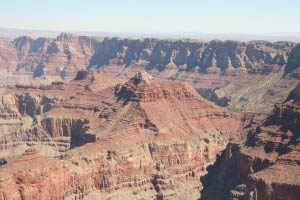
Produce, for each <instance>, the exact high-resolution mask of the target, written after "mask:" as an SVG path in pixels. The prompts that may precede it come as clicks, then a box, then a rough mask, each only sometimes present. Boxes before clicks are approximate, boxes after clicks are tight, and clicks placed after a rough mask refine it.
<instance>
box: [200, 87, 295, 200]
mask: <svg viewBox="0 0 300 200" xmlns="http://www.w3.org/2000/svg"><path fill="white" fill-rule="evenodd" d="M299 96H300V85H298V86H297V87H296V88H295V89H294V90H293V91H292V92H291V93H290V95H289V96H288V98H287V99H286V101H284V102H283V103H279V104H276V105H275V108H274V110H273V113H272V114H271V115H270V116H269V117H268V118H267V119H266V120H265V121H263V122H261V124H260V125H256V126H254V127H252V128H251V129H250V130H249V131H248V134H247V137H246V138H242V139H241V140H240V141H238V140H237V141H235V142H232V143H230V144H229V145H228V146H227V148H226V150H224V152H223V153H222V155H221V156H220V157H219V158H218V159H217V162H216V163H215V164H214V165H213V166H212V167H209V168H208V175H206V176H205V177H203V178H202V182H203V184H204V189H203V191H202V198H201V199H250V200H251V199H253V200H254V199H257V200H260V199H263V200H275V199H276V200H277V199H288V200H296V199H299V193H300V157H299V155H300V152H299V151H300V147H299V141H300V140H299V131H300V109H299V108H300V104H299V103H300V98H299Z"/></svg>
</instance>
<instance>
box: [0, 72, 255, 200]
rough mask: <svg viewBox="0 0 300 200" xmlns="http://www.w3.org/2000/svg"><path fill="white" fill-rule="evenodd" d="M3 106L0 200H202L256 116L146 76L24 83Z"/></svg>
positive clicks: (85, 75)
mask: <svg viewBox="0 0 300 200" xmlns="http://www.w3.org/2000/svg"><path fill="white" fill-rule="evenodd" d="M1 105H2V110H3V113H7V114H5V115H3V116H1V120H3V121H4V122H5V123H2V124H1V126H2V127H3V130H6V131H5V134H1V138H0V141H2V142H1V143H0V145H1V146H0V149H1V154H0V156H1V159H4V160H3V162H2V163H3V164H1V168H0V174H1V181H0V199H1V200H4V199H5V200H6V199H84V198H86V199H90V198H92V196H95V198H96V199H97V198H98V199H99V198H109V197H108V196H109V195H111V194H116V195H118V194H119V195H121V194H122V195H121V196H122V197H120V199H121V198H130V199H135V198H139V196H140V197H141V198H142V197H143V198H146V199H149V198H157V199H161V198H168V199H186V198H193V199H195V198H198V197H199V190H200V187H201V184H200V182H199V178H200V177H201V176H202V175H203V174H205V168H206V166H207V165H208V164H211V163H212V162H214V160H215V157H216V154H217V153H218V152H219V151H220V150H221V149H223V148H225V146H226V144H227V142H228V141H229V139H230V138H232V137H236V136H237V135H238V134H239V132H240V130H241V129H242V128H243V127H245V126H247V125H249V124H251V123H256V121H257V116H256V115H254V114H251V113H240V114H238V113H231V112H229V111H227V110H226V109H224V108H221V107H218V106H216V105H214V104H213V103H211V102H209V101H208V100H206V99H204V98H202V97H201V96H199V95H198V93H197V92H196V90H195V89H194V88H192V87H191V86H189V85H187V84H183V83H178V82H165V81H161V80H158V79H156V78H153V77H151V76H150V75H149V74H147V73H146V72H139V73H137V74H136V75H135V76H133V77H132V78H131V79H130V80H128V81H127V82H124V81H122V80H120V79H117V78H114V77H110V76H108V75H105V74H102V73H98V72H88V71H80V72H78V74H77V76H76V78H75V79H74V80H72V81H69V82H66V83H62V82H53V83H52V84H51V85H37V86H35V85H30V86H25V85H17V86H16V87H11V88H7V89H6V91H5V95H4V96H3V97H2V104H1ZM12 122H14V123H12ZM28 148H29V149H28ZM26 149H27V150H26ZM11 152H14V154H12V153H11ZM24 152H25V153H24ZM4 161H5V162H4ZM146 191H147V192H146ZM123 192H124V193H123Z"/></svg>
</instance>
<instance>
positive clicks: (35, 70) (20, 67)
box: [0, 33, 97, 79]
mask: <svg viewBox="0 0 300 200" xmlns="http://www.w3.org/2000/svg"><path fill="white" fill-rule="evenodd" d="M96 44H97V42H96V41H95V40H94V39H92V38H89V37H84V36H80V37H79V36H75V35H72V34H68V33H62V34H61V35H59V36H57V38H56V39H50V38H38V39H36V40H33V39H31V38H29V37H26V36H24V37H19V38H17V39H15V40H14V41H13V42H12V44H9V45H10V46H11V47H10V48H7V47H6V48H7V52H9V53H11V54H16V55H17V56H10V59H5V58H6V57H5V54H4V53H3V54H1V56H2V57H3V59H5V60H4V61H6V62H10V63H11V62H13V63H12V64H11V65H13V64H16V65H15V66H14V67H11V68H10V69H9V71H10V72H17V73H19V74H26V73H31V74H32V76H33V77H41V76H60V77H62V78H66V79H68V78H74V77H75V75H76V74H77V72H78V71H79V70H81V69H85V68H86V66H88V64H89V60H90V58H91V56H92V55H93V53H94V49H95V46H96ZM0 46H1V45H0ZM2 46H3V45H2ZM13 58H15V59H13ZM4 64H5V65H7V63H3V65H4Z"/></svg>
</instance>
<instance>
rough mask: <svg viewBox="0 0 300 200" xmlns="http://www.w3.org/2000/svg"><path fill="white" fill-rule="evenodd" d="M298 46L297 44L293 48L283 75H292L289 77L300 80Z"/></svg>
mask: <svg viewBox="0 0 300 200" xmlns="http://www.w3.org/2000/svg"><path fill="white" fill-rule="evenodd" d="M299 68H300V44H298V45H297V46H296V47H295V48H293V49H292V52H291V53H290V55H289V57H288V63H287V65H286V68H285V75H287V74H288V73H292V74H291V76H292V77H295V78H297V79H299V78H300V75H299V74H300V72H299Z"/></svg>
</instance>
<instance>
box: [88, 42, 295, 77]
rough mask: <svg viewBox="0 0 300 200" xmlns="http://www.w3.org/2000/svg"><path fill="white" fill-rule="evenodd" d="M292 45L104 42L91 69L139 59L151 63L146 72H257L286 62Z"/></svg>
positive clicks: (100, 45) (285, 43) (262, 43)
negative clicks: (170, 66) (170, 69)
mask: <svg viewBox="0 0 300 200" xmlns="http://www.w3.org/2000/svg"><path fill="white" fill-rule="evenodd" d="M293 46H294V44H293V43H289V42H278V43H269V42H263V41H253V42H249V43H244V42H237V41H224V42H223V41H217V40H215V41H211V42H200V41H188V40H187V41H183V40H179V41H169V40H156V39H139V40H128V39H118V38H112V39H105V40H104V41H103V42H102V43H101V44H99V46H98V48H97V51H96V52H95V54H94V55H93V57H92V59H91V63H90V66H94V65H96V66H102V65H107V64H109V63H110V62H111V61H112V60H114V61H113V62H115V63H117V64H124V65H130V64H131V63H132V62H136V61H139V60H145V61H148V62H149V64H148V65H147V66H146V68H147V70H151V69H153V68H156V69H158V70H159V71H163V70H165V69H167V68H168V64H170V63H173V64H175V66H176V68H179V67H180V66H185V67H184V69H185V70H186V71H192V70H195V69H196V68H197V67H198V70H200V72H208V71H207V70H208V68H210V67H217V68H219V69H220V70H221V71H224V70H225V69H230V68H245V69H248V70H249V71H251V72H254V73H256V71H257V68H258V67H259V66H261V65H267V64H277V65H284V64H286V63H287V58H288V54H289V53H290V50H291V48H292V47H293Z"/></svg>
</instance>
